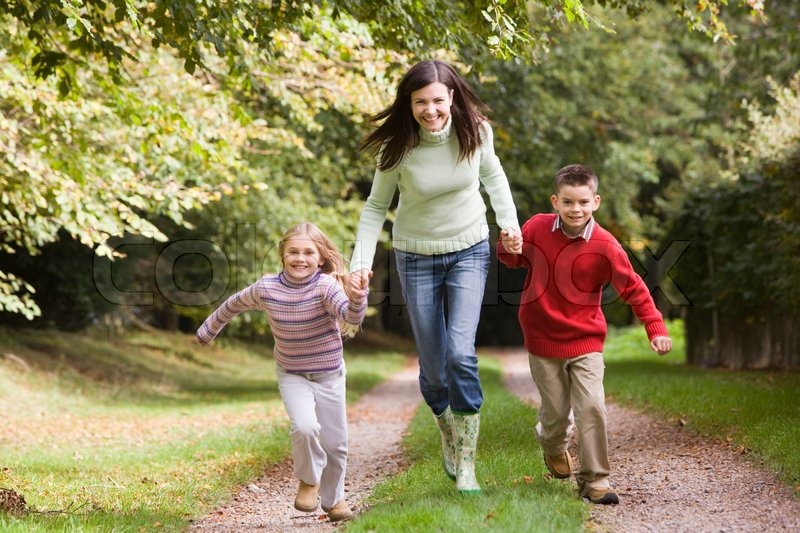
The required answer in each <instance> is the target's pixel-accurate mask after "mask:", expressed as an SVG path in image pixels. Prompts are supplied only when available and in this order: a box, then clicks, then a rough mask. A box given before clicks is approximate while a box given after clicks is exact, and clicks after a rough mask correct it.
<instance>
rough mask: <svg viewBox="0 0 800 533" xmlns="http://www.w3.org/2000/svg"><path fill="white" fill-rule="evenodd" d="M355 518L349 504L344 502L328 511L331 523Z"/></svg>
mask: <svg viewBox="0 0 800 533" xmlns="http://www.w3.org/2000/svg"><path fill="white" fill-rule="evenodd" d="M349 518H353V510H352V509H350V506H349V505H347V502H346V501H344V500H342V501H340V502H339V503H337V504H336V505H334V506H333V507H331V508H330V509H329V510H328V519H329V520H330V521H331V522H341V521H342V520H347V519H349Z"/></svg>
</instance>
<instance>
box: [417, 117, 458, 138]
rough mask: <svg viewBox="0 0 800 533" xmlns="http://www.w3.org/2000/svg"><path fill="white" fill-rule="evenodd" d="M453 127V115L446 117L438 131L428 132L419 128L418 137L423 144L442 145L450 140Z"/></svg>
mask: <svg viewBox="0 0 800 533" xmlns="http://www.w3.org/2000/svg"><path fill="white" fill-rule="evenodd" d="M452 126H453V115H450V116H449V117H447V122H445V124H444V127H443V128H442V129H440V130H438V131H428V130H426V129H425V128H423V127H421V126H420V128H419V137H420V139H422V141H423V142H426V143H431V144H444V143H446V142H447V140H448V139H449V138H450V133H451V132H452V129H453V128H452Z"/></svg>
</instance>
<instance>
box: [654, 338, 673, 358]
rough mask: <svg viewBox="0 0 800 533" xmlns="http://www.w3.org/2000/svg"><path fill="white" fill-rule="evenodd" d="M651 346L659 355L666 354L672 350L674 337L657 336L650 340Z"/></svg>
mask: <svg viewBox="0 0 800 533" xmlns="http://www.w3.org/2000/svg"><path fill="white" fill-rule="evenodd" d="M650 348H652V349H653V351H654V352H656V353H657V354H658V355H666V354H667V353H669V351H670V350H672V339H670V338H669V337H656V338H655V339H653V340H652V341H650Z"/></svg>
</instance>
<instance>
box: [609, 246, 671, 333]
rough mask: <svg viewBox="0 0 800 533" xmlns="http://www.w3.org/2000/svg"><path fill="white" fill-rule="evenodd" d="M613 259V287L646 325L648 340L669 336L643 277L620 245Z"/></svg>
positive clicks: (615, 250)
mask: <svg viewBox="0 0 800 533" xmlns="http://www.w3.org/2000/svg"><path fill="white" fill-rule="evenodd" d="M613 257H614V260H613V261H612V262H611V266H612V269H613V271H612V276H611V285H612V286H613V287H614V289H615V290H616V291H617V293H618V294H619V296H620V298H622V299H623V300H624V301H625V302H626V303H627V304H628V305H630V306H631V309H632V310H633V313H634V314H635V315H636V317H637V318H638V319H639V320H640V321H641V322H642V324H644V329H645V331H646V332H647V338H648V339H649V340H651V341H652V340H653V339H654V338H656V337H662V336H663V337H667V336H669V333H667V326H666V324H664V318H663V317H662V315H661V312H660V311H659V310H658V308H657V307H656V304H655V302H654V301H653V297H652V296H651V295H650V290H649V289H648V288H647V285H646V284H645V283H644V280H643V279H642V277H641V276H640V275H639V274H637V273H636V271H635V270H634V269H633V266H632V265H631V262H630V260H629V259H628V256H627V254H626V253H625V250H624V249H623V248H622V246H621V245H620V244H619V243H617V244H616V246H615V249H614V256H613Z"/></svg>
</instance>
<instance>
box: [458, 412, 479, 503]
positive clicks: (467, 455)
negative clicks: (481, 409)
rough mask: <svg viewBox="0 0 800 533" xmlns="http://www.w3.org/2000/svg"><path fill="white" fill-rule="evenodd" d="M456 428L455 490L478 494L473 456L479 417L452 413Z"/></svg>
mask: <svg viewBox="0 0 800 533" xmlns="http://www.w3.org/2000/svg"><path fill="white" fill-rule="evenodd" d="M453 422H455V427H456V459H457V460H456V490H457V491H458V492H460V493H461V494H479V493H480V492H481V486H480V485H479V484H478V479H477V478H476V477H475V454H476V452H477V449H478V432H479V431H480V425H481V415H480V414H479V413H474V414H464V415H462V414H457V413H453Z"/></svg>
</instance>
